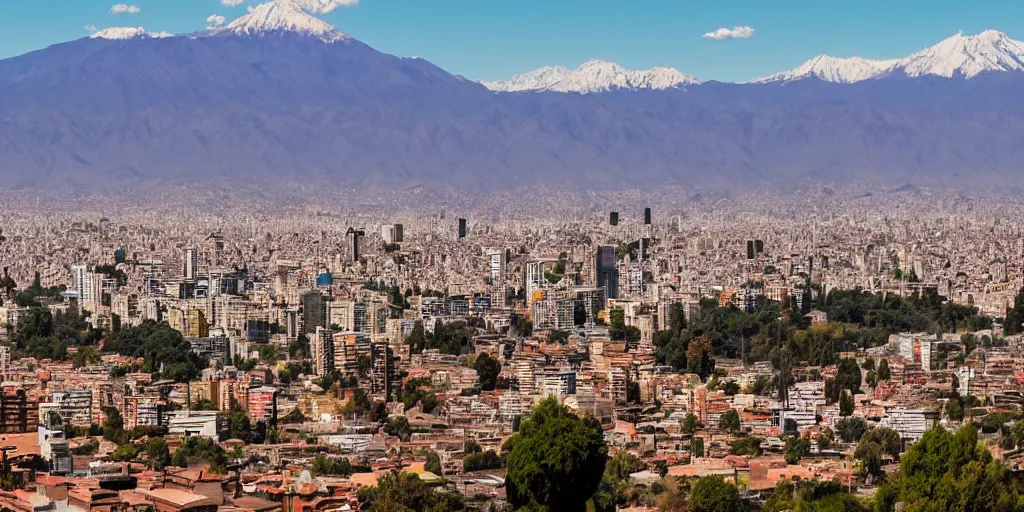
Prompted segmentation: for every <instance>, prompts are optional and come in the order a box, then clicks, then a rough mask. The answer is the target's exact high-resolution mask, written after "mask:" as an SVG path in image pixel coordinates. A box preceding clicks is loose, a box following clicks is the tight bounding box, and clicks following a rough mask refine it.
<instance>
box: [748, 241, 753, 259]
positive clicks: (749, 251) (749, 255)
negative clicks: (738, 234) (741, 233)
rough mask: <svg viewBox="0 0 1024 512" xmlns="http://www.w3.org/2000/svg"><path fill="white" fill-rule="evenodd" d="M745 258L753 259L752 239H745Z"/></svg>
mask: <svg viewBox="0 0 1024 512" xmlns="http://www.w3.org/2000/svg"><path fill="white" fill-rule="evenodd" d="M747 259H748V260H752V259H754V241H753V240H747Z"/></svg>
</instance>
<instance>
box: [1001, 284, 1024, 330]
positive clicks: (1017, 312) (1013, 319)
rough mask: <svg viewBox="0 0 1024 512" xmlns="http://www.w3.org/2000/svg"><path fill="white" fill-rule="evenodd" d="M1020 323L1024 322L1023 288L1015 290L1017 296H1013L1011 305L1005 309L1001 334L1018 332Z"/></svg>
mask: <svg viewBox="0 0 1024 512" xmlns="http://www.w3.org/2000/svg"><path fill="white" fill-rule="evenodd" d="M1021 324H1024V288H1021V289H1020V290H1019V291H1017V296H1016V297H1014V298H1013V307H1012V308H1007V310H1006V318H1005V319H1004V320H1003V334H1006V335H1007V336H1011V335H1014V334H1020V333H1021V328H1022V327H1021Z"/></svg>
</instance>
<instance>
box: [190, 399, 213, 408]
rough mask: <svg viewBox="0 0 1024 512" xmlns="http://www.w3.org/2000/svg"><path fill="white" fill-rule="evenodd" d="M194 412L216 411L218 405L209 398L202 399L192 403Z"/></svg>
mask: <svg viewBox="0 0 1024 512" xmlns="http://www.w3.org/2000/svg"><path fill="white" fill-rule="evenodd" d="M192 410H193V411H216V410H217V405H216V404H214V403H213V401H212V400H210V399H209V398H200V399H199V400H196V401H195V402H193V403H192Z"/></svg>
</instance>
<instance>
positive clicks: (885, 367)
mask: <svg viewBox="0 0 1024 512" xmlns="http://www.w3.org/2000/svg"><path fill="white" fill-rule="evenodd" d="M891 377H892V371H891V370H890V369H889V360H888V359H885V358H883V359H882V360H881V362H879V363H878V380H889V379H890V378H891Z"/></svg>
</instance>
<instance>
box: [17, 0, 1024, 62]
mask: <svg viewBox="0 0 1024 512" xmlns="http://www.w3.org/2000/svg"><path fill="white" fill-rule="evenodd" d="M121 1H122V0H103V1H101V0H3V1H0V58H6V57H10V56H14V55H19V54H22V53H25V52H28V51H31V50H34V49H38V48H42V47H45V46H47V45H50V44H53V43H58V42H62V41H68V40H71V39H76V38H79V37H85V36H87V35H88V32H87V31H86V30H85V29H84V28H83V27H85V26H89V25H92V26H95V27H98V28H101V29H102V28H105V27H111V26H143V27H145V28H146V29H147V30H150V31H168V32H176V33H180V32H191V31H195V30H200V29H202V28H204V27H205V25H206V21H205V20H206V18H207V17H208V16H209V15H211V14H219V15H223V16H225V17H226V18H227V19H228V20H231V19H233V18H235V17H238V16H240V15H242V14H244V13H245V5H246V4H248V3H254V2H259V1H261V0H244V3H243V4H242V5H240V6H237V7H226V6H224V5H222V3H221V0H135V1H131V0H123V1H124V3H127V4H130V5H134V6H137V7H138V8H139V9H140V12H139V13H137V14H121V15H117V16H114V15H111V14H110V9H111V7H112V6H113V5H114V4H117V3H120V2H121ZM322 17H323V18H324V19H326V20H327V21H329V22H330V23H332V24H334V25H335V26H337V27H338V28H339V29H341V30H343V31H345V32H348V33H350V34H352V35H353V36H355V37H356V38H357V39H360V40H361V41H363V42H365V43H367V44H369V45H371V46H373V47H375V48H377V49H378V50H381V51H384V52H387V53H393V54H396V55H401V56H419V57H423V58H426V59H428V60H430V61H432V62H434V63H435V64H437V65H439V66H441V67H443V68H445V69H446V70H448V71H450V72H452V73H457V74H462V75H465V76H467V77H470V78H474V79H483V80H493V79H498V78H505V77H508V76H511V75H513V74H516V73H520V72H524V71H529V70H532V69H535V68H537V67H540V66H543V65H555V64H557V65H564V66H570V67H575V66H577V65H579V64H581V63H582V62H584V61H586V60H588V59H591V58H600V59H604V60H610V61H614V62H618V63H619V64H622V65H623V66H626V67H628V68H634V69H639V68H648V67H651V66H658V65H660V66H670V67H674V68H677V69H679V70H680V71H682V72H683V73H687V74H692V75H696V76H697V77H698V78H700V79H701V80H722V81H743V80H748V79H751V78H755V77H758V76H762V75H766V74H770V73H773V72H776V71H782V70H785V69H790V68H793V67H796V66H797V65H799V64H800V63H801V62H803V61H804V60H806V59H808V58H810V57H812V56H814V55H817V54H819V53H829V54H832V55H836V56H851V55H860V56H864V57H870V58H889V57H902V56H904V55H906V54H909V53H911V52H914V51H917V50H919V49H921V48H924V47H925V46H929V45H932V44H934V43H936V42H938V41H939V40H941V39H943V38H945V37H948V36H950V35H952V34H954V33H956V31H957V30H960V29H962V30H963V31H964V32H965V33H969V34H970V33H977V32H980V31H981V30H984V29H986V28H993V29H996V30H1001V31H1004V32H1006V33H1007V34H1009V35H1010V36H1011V37H1013V38H1015V39H1022V38H1024V2H1022V1H1019V0H1007V1H1003V0H991V1H989V0H986V1H977V2H968V1H965V0H957V1H954V0H927V1H926V0H886V1H881V0H860V1H849V0H813V1H812V0H788V1H784V2H781V1H770V0H711V1H707V0H700V1H698V0H632V1H625V2H624V1H622V0H615V1H612V0H515V1H513V0H440V1H434V2H431V1H427V0H360V2H359V4H358V5H356V6H353V7H347V8H341V9H337V10H335V11H333V12H330V13H328V14H325V15H322ZM735 26H749V27H751V28H753V29H754V31H755V32H754V34H753V36H752V37H750V38H749V39H722V40H712V39H706V38H702V37H701V36H702V35H703V34H705V33H707V32H711V31H714V30H716V29H718V28H722V27H726V28H732V27H735Z"/></svg>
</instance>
